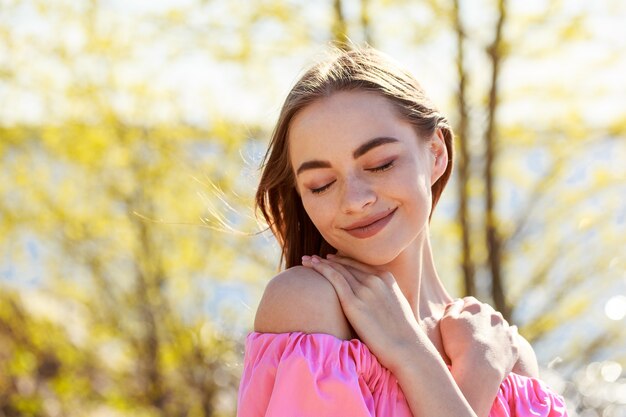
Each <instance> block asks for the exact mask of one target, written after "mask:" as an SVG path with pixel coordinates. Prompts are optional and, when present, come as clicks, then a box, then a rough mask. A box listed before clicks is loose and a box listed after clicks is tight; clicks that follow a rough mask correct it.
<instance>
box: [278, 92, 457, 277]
mask: <svg viewBox="0 0 626 417" xmlns="http://www.w3.org/2000/svg"><path fill="white" fill-rule="evenodd" d="M429 139H430V138H429ZM288 140H289V146H290V155H289V156H290V159H291V164H292V167H293V169H294V172H295V175H296V186H297V189H298V192H299V194H300V196H301V198H302V203H303V205H304V208H305V210H306V211H307V213H308V215H309V217H310V218H311V220H312V221H313V224H315V226H316V227H317V229H318V230H319V231H320V233H321V234H322V236H323V237H324V239H326V241H327V242H328V243H330V244H331V245H332V246H333V247H335V248H337V250H338V251H339V253H340V254H343V255H346V256H349V257H352V258H354V259H357V260H360V261H362V262H365V263H368V264H370V265H382V264H386V263H388V262H390V261H392V260H393V259H395V257H396V256H398V255H399V254H400V253H401V252H402V251H403V250H404V249H406V248H407V247H408V246H409V245H410V244H411V243H412V242H413V241H414V240H415V238H416V237H417V236H418V235H419V234H420V233H421V232H422V231H423V229H424V226H425V225H426V224H427V223H428V216H429V213H430V208H431V185H432V184H433V183H434V182H435V181H436V180H437V178H439V176H440V175H441V174H442V173H443V171H444V170H445V160H447V154H446V151H445V144H444V142H443V138H442V136H441V132H440V131H439V130H437V133H436V134H435V135H433V138H432V140H424V138H419V137H418V136H417V134H416V132H415V131H414V129H413V127H412V126H411V125H410V124H409V123H408V122H407V121H406V120H404V119H401V118H400V117H399V116H398V115H397V113H396V110H395V109H394V107H393V105H392V104H391V103H390V102H389V101H388V100H387V99H385V98H384V97H383V96H381V95H379V94H376V93H372V92H366V91H342V92H337V93H334V94H332V95H331V96H330V97H326V98H323V99H321V100H318V101H316V102H314V103H312V104H311V105H309V106H307V107H306V108H304V109H303V110H301V111H300V112H299V113H298V114H297V115H296V117H295V118H294V119H293V120H292V122H291V125H290V130H289V138H288ZM435 155H440V156H439V159H440V161H439V162H435ZM442 156H443V157H442Z"/></svg>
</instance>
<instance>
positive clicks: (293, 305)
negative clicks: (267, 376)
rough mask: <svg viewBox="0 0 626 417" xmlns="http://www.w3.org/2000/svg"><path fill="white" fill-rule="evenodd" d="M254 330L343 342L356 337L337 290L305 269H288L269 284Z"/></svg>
mask: <svg viewBox="0 0 626 417" xmlns="http://www.w3.org/2000/svg"><path fill="white" fill-rule="evenodd" d="M254 330H255V331H257V332H262V333H288V332H298V331H299V332H304V333H326V334H331V335H333V336H335V337H338V338H339V339H343V340H349V339H351V338H352V337H356V336H355V335H354V334H353V332H352V328H351V327H350V323H349V322H348V320H347V319H346V317H345V315H344V313H343V310H342V308H341V304H340V302H339V298H338V297H337V293H336V292H335V288H334V287H333V286H332V284H331V283H330V282H328V281H327V280H326V278H324V277H323V276H322V275H320V274H318V273H317V272H315V271H314V270H312V269H309V268H306V267H304V266H295V267H293V268H289V269H287V270H285V271H283V272H281V273H280V274H278V275H277V276H275V277H274V278H272V279H271V280H270V282H269V283H268V284H267V286H266V287H265V291H264V293H263V297H262V298H261V302H260V303H259V308H258V310H257V312H256V317H255V320H254Z"/></svg>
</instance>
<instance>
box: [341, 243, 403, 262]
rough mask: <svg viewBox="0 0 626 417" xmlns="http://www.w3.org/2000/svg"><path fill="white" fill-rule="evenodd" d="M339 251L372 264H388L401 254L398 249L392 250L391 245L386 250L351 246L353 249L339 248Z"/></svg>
mask: <svg viewBox="0 0 626 417" xmlns="http://www.w3.org/2000/svg"><path fill="white" fill-rule="evenodd" d="M338 253H339V254H341V255H342V256H346V257H348V258H352V259H354V260H355V261H359V262H361V263H364V264H367V265H371V266H381V265H386V264H388V263H390V262H392V261H393V260H394V259H396V258H397V257H398V255H399V252H398V251H391V250H390V248H389V247H387V248H386V250H375V248H372V250H360V251H357V250H355V248H351V250H339V252H338Z"/></svg>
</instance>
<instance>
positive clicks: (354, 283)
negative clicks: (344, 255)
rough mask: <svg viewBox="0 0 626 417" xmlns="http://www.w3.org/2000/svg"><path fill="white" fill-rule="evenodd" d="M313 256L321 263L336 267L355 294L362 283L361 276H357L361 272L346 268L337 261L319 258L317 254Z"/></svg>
mask: <svg viewBox="0 0 626 417" xmlns="http://www.w3.org/2000/svg"><path fill="white" fill-rule="evenodd" d="M314 258H316V259H317V260H319V261H320V262H321V263H324V264H327V265H330V266H331V267H333V268H334V269H336V270H337V271H338V272H339V273H340V274H341V275H343V277H344V278H345V279H346V281H348V284H349V285H350V287H351V288H352V291H353V292H354V293H355V294H356V291H357V289H358V288H359V287H360V286H361V285H362V284H363V282H362V281H361V277H359V276H358V275H360V274H362V272H360V271H355V270H352V271H349V270H348V268H346V267H345V266H343V265H341V264H339V263H336V262H332V261H329V260H327V259H324V258H320V257H318V256H314Z"/></svg>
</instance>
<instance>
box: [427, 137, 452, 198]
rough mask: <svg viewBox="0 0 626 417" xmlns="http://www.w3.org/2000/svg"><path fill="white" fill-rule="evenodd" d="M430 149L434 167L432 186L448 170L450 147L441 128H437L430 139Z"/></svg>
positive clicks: (432, 170)
mask: <svg viewBox="0 0 626 417" xmlns="http://www.w3.org/2000/svg"><path fill="white" fill-rule="evenodd" d="M429 149H430V161H431V168H432V169H431V175H430V185H431V186H432V185H433V184H434V183H435V182H437V180H438V179H439V178H440V177H441V176H442V175H443V173H444V172H446V168H447V167H448V148H446V140H445V138H444V137H443V132H442V131H441V129H439V128H438V129H437V130H435V134H434V135H433V137H432V138H431V140H430V144H429Z"/></svg>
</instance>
